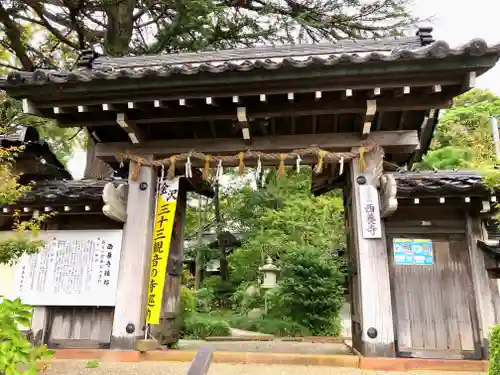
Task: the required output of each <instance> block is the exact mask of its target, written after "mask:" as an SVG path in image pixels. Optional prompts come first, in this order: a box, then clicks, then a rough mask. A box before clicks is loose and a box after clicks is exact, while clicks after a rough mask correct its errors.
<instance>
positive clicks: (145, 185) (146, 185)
mask: <svg viewBox="0 0 500 375" xmlns="http://www.w3.org/2000/svg"><path fill="white" fill-rule="evenodd" d="M147 188H148V183H147V182H141V183H140V184H139V189H141V190H143V191H144V190H146V189H147Z"/></svg>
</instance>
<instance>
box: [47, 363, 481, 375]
mask: <svg viewBox="0 0 500 375" xmlns="http://www.w3.org/2000/svg"><path fill="white" fill-rule="evenodd" d="M86 365H87V361H80V360H72V361H63V360H58V361H55V362H53V363H52V365H51V367H50V369H48V370H47V372H45V375H186V374H187V370H188V368H189V363H180V362H142V363H111V362H109V363H106V362H103V363H100V364H99V367H97V368H86ZM267 374H273V375H383V374H390V375H410V374H415V375H416V374H420V375H422V374H427V375H452V374H453V372H422V371H419V372H404V373H396V372H390V373H386V372H380V371H361V370H357V369H349V368H339V367H321V366H285V365H232V364H223V363H220V364H213V365H212V366H210V371H209V373H208V375H267ZM460 374H464V375H483V374H481V373H478V372H464V373H460Z"/></svg>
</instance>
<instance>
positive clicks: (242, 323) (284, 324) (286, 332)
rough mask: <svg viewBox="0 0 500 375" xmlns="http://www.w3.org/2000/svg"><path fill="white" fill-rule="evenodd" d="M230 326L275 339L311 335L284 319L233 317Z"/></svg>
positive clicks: (304, 329)
mask: <svg viewBox="0 0 500 375" xmlns="http://www.w3.org/2000/svg"><path fill="white" fill-rule="evenodd" d="M230 324H231V327H234V328H239V329H243V330H245V331H253V332H260V333H265V334H268V335H274V336H277V337H296V336H299V337H302V336H309V335H310V334H311V332H310V331H309V330H308V329H307V328H306V327H304V326H303V325H301V324H299V323H296V322H293V321H290V320H286V319H271V318H266V317H262V318H259V319H251V318H249V317H247V316H241V315H240V316H233V317H232V318H231V319H230Z"/></svg>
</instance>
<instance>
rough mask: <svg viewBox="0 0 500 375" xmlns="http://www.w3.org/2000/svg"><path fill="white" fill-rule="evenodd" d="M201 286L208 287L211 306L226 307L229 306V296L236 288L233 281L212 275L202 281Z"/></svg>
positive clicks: (216, 307)
mask: <svg viewBox="0 0 500 375" xmlns="http://www.w3.org/2000/svg"><path fill="white" fill-rule="evenodd" d="M203 287H204V288H206V289H209V290H210V291H211V293H212V295H213V300H212V302H211V303H212V307H213V308H215V309H226V308H229V307H230V306H231V296H232V295H233V293H234V292H235V290H236V286H235V284H234V283H233V282H231V281H224V280H221V279H220V277H219V276H216V275H214V276H210V277H207V278H206V279H205V280H204V281H203Z"/></svg>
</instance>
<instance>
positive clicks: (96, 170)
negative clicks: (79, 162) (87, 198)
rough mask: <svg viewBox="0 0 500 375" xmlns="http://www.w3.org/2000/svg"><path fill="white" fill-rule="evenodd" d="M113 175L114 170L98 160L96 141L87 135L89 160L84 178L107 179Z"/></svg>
mask: <svg viewBox="0 0 500 375" xmlns="http://www.w3.org/2000/svg"><path fill="white" fill-rule="evenodd" d="M112 175H113V169H112V168H111V167H110V166H109V165H108V164H106V163H105V162H103V161H102V160H100V159H98V158H96V156H95V141H94V138H92V136H91V135H90V134H88V133H87V160H86V165H85V172H84V173H83V177H84V178H99V179H101V178H107V177H111V176H112Z"/></svg>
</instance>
